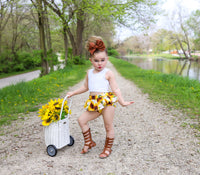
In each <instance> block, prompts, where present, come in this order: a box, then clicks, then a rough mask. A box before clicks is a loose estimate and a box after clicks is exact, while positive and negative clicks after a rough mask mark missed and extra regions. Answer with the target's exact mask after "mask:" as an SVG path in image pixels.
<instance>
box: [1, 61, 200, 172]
mask: <svg viewBox="0 0 200 175" xmlns="http://www.w3.org/2000/svg"><path fill="white" fill-rule="evenodd" d="M108 67H109V68H110V69H112V70H113V71H114V72H115V74H116V79H117V82H118V85H119V87H120V89H121V91H122V94H123V96H124V98H125V99H126V100H132V99H133V100H134V101H135V103H134V104H133V105H132V106H129V107H126V108H123V107H121V106H120V105H118V106H117V108H116V113H115V120H114V125H115V133H116V137H115V141H114V145H113V152H112V154H111V156H110V157H108V158H107V159H103V160H102V159H99V158H98V155H99V153H100V152H101V151H102V149H103V146H104V139H105V130H104V127H103V120H102V117H99V118H98V119H96V120H95V121H92V122H91V123H90V128H91V130H92V134H93V139H94V140H95V142H96V143H97V146H96V147H94V148H93V149H92V150H91V151H90V152H89V153H88V154H86V155H81V154H80V151H81V149H82V147H83V137H82V134H81V130H80V128H79V126H78V123H77V118H78V117H79V115H80V114H81V113H82V111H83V110H84V109H83V105H84V102H85V100H86V99H87V97H88V93H84V94H81V95H78V96H74V97H73V104H72V115H71V117H70V131H71V135H72V136H73V137H74V139H75V144H74V145H73V146H72V147H69V146H67V147H64V148H63V149H60V150H58V153H57V155H56V157H49V156H48V155H47V154H46V146H45V143H44V132H43V127H42V126H41V121H40V119H39V118H38V117H37V113H30V114H29V115H28V116H25V117H24V118H23V117H21V118H22V119H21V120H18V121H16V122H13V123H12V125H10V126H5V127H3V128H2V129H3V130H1V132H4V133H6V134H4V135H2V136H0V141H1V145H0V165H1V166H0V174H2V175H4V174H6V175H9V174H17V175H27V174H30V175H40V174H41V175H44V174H48V175H65V174H66V175H94V174H96V175H108V174H109V175H198V174H200V146H199V144H198V143H199V140H198V138H197V137H195V134H197V135H199V134H200V133H197V131H194V130H192V129H191V128H189V127H185V128H183V127H181V126H180V125H181V123H182V121H181V118H184V117H185V116H184V115H183V114H181V113H180V112H178V111H175V110H174V111H169V110H168V109H167V108H166V107H164V106H162V105H161V104H159V103H153V102H152V101H150V100H149V99H148V95H147V94H143V93H141V91H140V89H138V88H137V87H136V86H135V85H134V84H133V83H132V82H130V81H128V80H126V79H124V78H122V77H121V76H120V75H119V74H118V73H117V72H116V70H115V69H114V67H113V66H112V65H111V64H108ZM82 83H83V82H80V83H78V84H77V85H75V86H73V87H71V88H70V90H72V89H76V88H77V87H79V86H80V85H81V84H82ZM65 93H66V92H65ZM65 93H64V94H63V95H62V97H63V96H64V95H65ZM195 132H196V133H195Z"/></svg>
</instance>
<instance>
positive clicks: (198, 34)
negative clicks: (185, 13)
mask: <svg viewBox="0 0 200 175" xmlns="http://www.w3.org/2000/svg"><path fill="white" fill-rule="evenodd" d="M187 25H188V26H189V28H190V31H191V34H192V37H193V38H194V49H195V50H200V30H199V26H200V10H196V11H195V12H193V13H192V14H191V16H190V17H189V19H188V20H187Z"/></svg>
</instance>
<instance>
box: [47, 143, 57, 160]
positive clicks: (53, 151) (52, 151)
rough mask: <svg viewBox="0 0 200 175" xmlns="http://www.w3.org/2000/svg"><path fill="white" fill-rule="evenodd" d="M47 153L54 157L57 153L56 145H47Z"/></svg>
mask: <svg viewBox="0 0 200 175" xmlns="http://www.w3.org/2000/svg"><path fill="white" fill-rule="evenodd" d="M47 154H48V155H49V156H51V157H54V156H55V155H56V154H57V149H56V147H55V146H54V145H49V146H47Z"/></svg>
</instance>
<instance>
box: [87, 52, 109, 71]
mask: <svg viewBox="0 0 200 175" xmlns="http://www.w3.org/2000/svg"><path fill="white" fill-rule="evenodd" d="M90 61H91V63H92V65H93V66H94V69H95V70H96V71H97V72H100V71H102V70H103V69H104V68H105V67H106V64H107V61H108V56H107V54H106V52H98V53H95V54H94V55H93V57H91V58H90Z"/></svg>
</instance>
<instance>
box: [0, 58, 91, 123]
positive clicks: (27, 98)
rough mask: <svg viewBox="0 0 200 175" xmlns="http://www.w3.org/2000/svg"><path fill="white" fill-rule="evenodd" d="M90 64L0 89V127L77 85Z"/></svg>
mask: <svg viewBox="0 0 200 175" xmlns="http://www.w3.org/2000/svg"><path fill="white" fill-rule="evenodd" d="M90 65H91V64H90V63H89V62H86V64H85V65H73V66H69V67H66V68H65V69H61V70H58V71H55V72H52V73H50V74H49V75H46V76H44V77H41V78H38V79H34V80H32V81H29V82H22V83H18V84H16V85H12V86H8V87H5V88H3V89H0V126H1V125H3V124H7V123H9V122H10V121H12V120H16V119H17V118H18V114H19V113H28V112H31V111H37V110H38V108H40V107H41V105H42V104H44V103H47V102H48V101H49V100H50V99H51V98H58V97H59V94H60V93H61V92H63V91H65V90H67V89H68V87H69V86H72V85H74V84H76V83H78V82H79V81H80V80H81V79H83V78H84V76H85V74H86V70H87V69H88V67H89V66H90Z"/></svg>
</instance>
